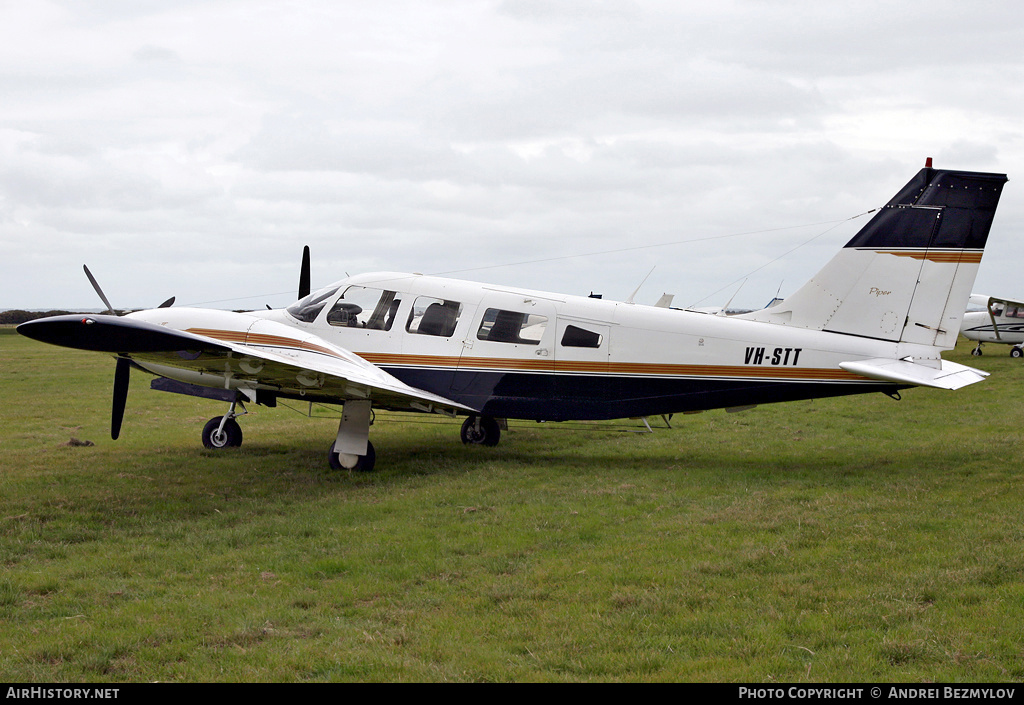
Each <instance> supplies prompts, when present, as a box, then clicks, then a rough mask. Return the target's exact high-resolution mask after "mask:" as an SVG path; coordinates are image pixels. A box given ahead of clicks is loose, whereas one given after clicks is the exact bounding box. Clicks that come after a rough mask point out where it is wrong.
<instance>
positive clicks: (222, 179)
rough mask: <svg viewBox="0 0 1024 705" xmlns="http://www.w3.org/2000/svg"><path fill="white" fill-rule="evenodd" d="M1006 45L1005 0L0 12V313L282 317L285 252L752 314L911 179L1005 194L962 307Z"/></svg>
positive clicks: (1010, 69) (1006, 131)
mask: <svg viewBox="0 0 1024 705" xmlns="http://www.w3.org/2000/svg"><path fill="white" fill-rule="evenodd" d="M1022 46H1024V6H1022V5H1021V4H1020V3H1019V2H1010V1H1007V2H984V1H978V0H975V1H974V2H969V3H968V2H964V1H963V0H957V1H955V2H953V1H947V0H931V2H928V3H924V4H922V3H919V2H914V3H910V2H893V1H892V0H889V1H887V2H868V1H861V2H856V3H838V2H825V1H822V0H814V1H806V2H805V1H802V0H792V1H788V2H786V1H778V2H768V1H757V2H755V1H735V2H729V1H721V0H718V1H716V2H707V1H706V0H702V1H701V2H685V1H681V0H666V1H661V0H651V1H648V0H621V1H618V0H551V1H549V2H547V1H542V0H443V1H442V0H434V1H431V0H415V1H409V2H405V1H401V0H396V1H387V0H382V1H380V2H374V3H369V2H362V1H359V2H357V1H355V0H351V1H348V2H345V1H340V0H307V1H305V2H295V1H292V2H287V3H286V2H280V1H279V2H266V1H261V0H237V1H236V0H202V1H201V2H200V1H195V2H189V1H185V0H173V1H163V0H90V1H89V2H82V1H80V0H63V1H62V0H51V1H42V0H0V308H55V307H72V308H73V307H93V306H99V305H100V304H99V302H98V299H97V298H96V296H95V294H94V293H93V292H92V289H91V287H90V286H89V283H88V281H87V279H86V278H85V276H84V274H83V273H82V265H83V264H88V265H89V267H90V269H91V270H92V271H93V273H94V274H95V275H96V276H97V278H98V279H99V280H100V283H101V284H102V286H103V288H104V290H105V291H106V294H107V296H108V297H109V298H110V299H111V302H112V303H113V304H114V305H115V306H118V307H151V306H155V305H157V304H159V303H160V302H161V301H163V300H164V299H166V298H167V297H169V296H171V295H176V296H177V298H178V303H179V304H203V305H210V306H215V307H221V308H263V307H264V305H265V304H270V305H272V306H275V307H277V306H283V305H287V304H288V303H289V302H290V301H291V300H293V299H294V298H295V291H296V287H297V281H298V268H299V260H300V256H301V250H302V246H303V245H305V244H308V245H310V247H311V249H312V254H313V267H312V275H313V285H314V287H317V286H320V285H324V284H327V283H329V282H331V281H334V280H336V279H340V278H342V277H344V276H345V275H346V273H350V274H355V273H359V272H365V271H376V270H398V271H416V272H423V273H432V274H434V273H450V272H453V273H454V274H453V276H457V277H460V278H464V279H472V280H478V281H489V282H496V283H502V284H512V285H521V286H526V287H530V288H536V289H546V290H553V291H560V292H565V293H576V294H587V293H590V292H591V291H596V292H601V293H603V294H605V295H606V296H607V297H612V298H617V299H624V298H626V297H628V296H629V295H630V293H631V292H632V291H633V290H634V289H636V288H637V286H638V285H640V283H641V281H643V280H644V277H646V276H648V274H649V273H650V277H649V278H648V279H647V280H646V282H645V283H644V285H643V287H642V288H641V289H640V292H639V294H638V295H637V297H636V298H637V301H638V302H642V303H653V302H654V301H655V300H656V299H657V298H658V297H659V296H660V295H661V294H662V293H665V292H667V293H672V294H675V295H676V299H675V304H676V305H689V304H700V305H722V304H725V303H726V302H727V301H729V300H730V298H732V297H733V296H734V295H735V298H734V299H733V304H734V305H742V306H748V307H754V306H762V305H764V304H765V303H767V301H768V300H769V299H770V298H771V297H772V296H774V295H775V293H776V292H777V291H778V292H780V293H781V294H782V295H786V294H787V293H792V291H794V290H795V289H796V288H797V287H799V286H800V285H801V284H802V283H803V282H804V281H805V280H806V279H808V278H809V277H810V276H811V275H813V274H814V272H815V271H817V269H818V268H820V267H821V266H822V265H823V264H824V263H825V262H826V261H827V260H828V259H829V258H830V257H831V256H832V254H833V253H834V251H835V250H836V249H838V248H839V247H841V246H842V245H843V244H844V243H845V242H846V241H847V240H848V239H849V238H850V237H852V235H853V234H854V233H855V232H856V230H857V229H858V228H859V227H860V226H861V225H863V224H864V222H866V220H867V217H860V218H856V216H858V215H859V214H862V213H864V212H865V211H868V210H870V209H872V208H875V207H878V206H880V205H882V204H884V203H885V202H886V201H888V199H889V198H890V197H891V196H892V195H894V194H895V193H896V191H897V190H898V189H899V188H900V187H901V186H903V184H905V183H906V182H907V181H908V180H909V179H910V178H911V177H912V176H913V175H914V174H915V173H916V172H917V170H918V169H920V168H921V167H922V166H923V165H924V161H925V158H926V157H934V159H935V165H936V166H937V167H944V168H955V169H970V170H979V171H996V172H1001V173H1006V174H1008V175H1009V177H1010V183H1009V184H1008V186H1007V189H1006V191H1005V193H1004V195H1003V198H1002V202H1001V203H1000V208H999V212H998V214H997V216H996V221H995V225H994V227H993V230H992V234H991V237H990V239H989V247H988V249H987V251H986V255H985V258H984V260H983V261H982V264H981V270H980V274H979V276H978V281H977V284H976V285H975V291H983V292H985V293H990V294H1002V295H1006V296H1016V297H1021V296H1024V282H1021V281H1020V276H1019V272H1020V267H1021V263H1022V262H1024V227H1022V225H1024V140H1022V136H1024V135H1022V131H1024V50H1022V49H1021V47H1022ZM850 219H852V220H850ZM652 268H653V272H651V270H652ZM737 291H738V293H737Z"/></svg>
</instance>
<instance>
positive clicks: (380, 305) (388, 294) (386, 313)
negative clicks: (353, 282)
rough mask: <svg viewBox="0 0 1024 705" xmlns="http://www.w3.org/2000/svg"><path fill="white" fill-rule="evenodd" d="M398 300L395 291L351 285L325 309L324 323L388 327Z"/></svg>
mask: <svg viewBox="0 0 1024 705" xmlns="http://www.w3.org/2000/svg"><path fill="white" fill-rule="evenodd" d="M401 303H402V299H401V297H400V295H399V294H398V293H397V292H394V291H385V290H381V289H373V288H370V287H365V286H350V287H348V288H347V289H345V292H344V293H343V294H342V295H341V297H340V298H339V299H338V300H337V301H336V302H335V303H334V306H333V307H332V308H331V310H330V311H328V312H327V322H328V323H329V324H331V325H332V326H337V327H339V328H364V329H366V330H391V326H392V324H393V323H394V322H395V313H396V312H397V311H398V306H399V304H401Z"/></svg>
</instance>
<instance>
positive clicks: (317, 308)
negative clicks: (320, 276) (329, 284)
mask: <svg viewBox="0 0 1024 705" xmlns="http://www.w3.org/2000/svg"><path fill="white" fill-rule="evenodd" d="M337 291H338V287H333V288H327V289H320V290H319V291H314V292H313V293H312V294H310V295H309V296H306V297H304V298H301V299H299V300H298V301H296V302H295V303H293V304H292V305H291V306H289V307H288V309H287V311H288V313H289V314H291V316H292V318H295V319H296V320H299V321H302V322H303V323H312V322H313V321H315V320H316V317H317V316H319V315H320V312H321V311H322V310H323V308H324V306H326V305H327V300H328V299H330V298H331V297H332V296H334V295H335V293H337Z"/></svg>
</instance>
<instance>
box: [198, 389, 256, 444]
mask: <svg viewBox="0 0 1024 705" xmlns="http://www.w3.org/2000/svg"><path fill="white" fill-rule="evenodd" d="M239 406H241V407H242V411H241V413H238V412H237V411H236V409H237V408H238V407H239ZM247 413H249V412H248V411H246V410H245V405H244V404H242V402H241V401H239V400H237V399H236V400H235V401H233V402H231V407H230V408H229V409H228V413H226V414H224V415H223V416H214V417H213V418H212V419H210V420H209V421H207V422H206V425H205V426H203V445H204V446H205V447H207V448H209V449H211V450H218V449H220V448H237V447H238V446H240V445H242V427H241V426H239V425H238V422H237V421H235V419H236V418H238V417H239V416H245V415H246V414H247Z"/></svg>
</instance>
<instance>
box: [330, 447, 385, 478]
mask: <svg viewBox="0 0 1024 705" xmlns="http://www.w3.org/2000/svg"><path fill="white" fill-rule="evenodd" d="M335 443H337V441H335ZM335 443H332V444H331V449H330V450H329V451H327V464H328V465H330V466H331V470H355V471H356V472H370V471H371V470H373V466H374V465H375V464H376V463H377V451H375V450H374V449H373V444H372V443H370V442H369V441H367V442H366V455H348V454H345V455H338V454H337V453H336V452H334V445H335ZM353 458H355V459H356V460H355V464H354V465H348V464H347V463H350V462H352V459H353Z"/></svg>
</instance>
